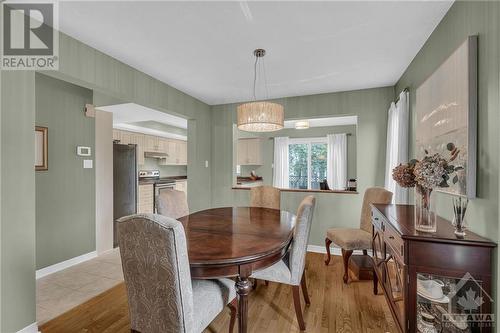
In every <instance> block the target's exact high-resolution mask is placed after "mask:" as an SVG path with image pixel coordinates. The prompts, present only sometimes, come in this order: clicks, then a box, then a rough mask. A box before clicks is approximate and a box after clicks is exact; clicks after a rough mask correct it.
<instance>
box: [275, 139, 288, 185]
mask: <svg viewBox="0 0 500 333" xmlns="http://www.w3.org/2000/svg"><path fill="white" fill-rule="evenodd" d="M288 141H289V138H288V137H277V138H274V167H273V186H274V187H278V188H288V187H289V175H288Z"/></svg>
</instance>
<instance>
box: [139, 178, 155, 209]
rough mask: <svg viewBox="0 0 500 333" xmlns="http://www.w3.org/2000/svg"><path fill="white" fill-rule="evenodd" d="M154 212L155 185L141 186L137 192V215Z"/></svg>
mask: <svg viewBox="0 0 500 333" xmlns="http://www.w3.org/2000/svg"><path fill="white" fill-rule="evenodd" d="M153 212H154V187H153V184H145V185H139V190H138V191H137V213H138V214H153Z"/></svg>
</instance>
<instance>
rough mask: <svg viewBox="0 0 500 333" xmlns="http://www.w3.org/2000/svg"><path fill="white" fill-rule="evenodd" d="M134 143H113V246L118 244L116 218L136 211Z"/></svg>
mask: <svg viewBox="0 0 500 333" xmlns="http://www.w3.org/2000/svg"><path fill="white" fill-rule="evenodd" d="M136 168H137V167H136V145H123V144H119V143H113V221H114V223H113V246H114V247H117V246H118V239H117V233H116V220H117V219H119V218H120V217H123V216H127V215H132V214H135V213H136V212H137V170H136Z"/></svg>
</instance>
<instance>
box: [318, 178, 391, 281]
mask: <svg viewBox="0 0 500 333" xmlns="http://www.w3.org/2000/svg"><path fill="white" fill-rule="evenodd" d="M391 201H392V192H390V191H387V190H386V189H384V188H381V187H371V188H368V189H367V190H366V191H365V195H364V197H363V206H362V207H361V219H360V225H359V228H357V229H353V228H331V229H328V230H327V232H326V239H325V246H326V256H327V257H326V260H325V265H328V264H329V263H330V257H331V255H330V245H331V244H332V242H333V243H334V244H335V245H338V246H339V247H340V248H341V249H342V258H343V262H344V283H348V282H349V259H350V258H351V255H352V253H353V251H354V250H362V251H363V254H364V255H367V250H368V249H370V248H371V247H372V222H371V208H370V204H375V203H378V204H390V203H391Z"/></svg>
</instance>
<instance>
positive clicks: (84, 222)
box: [35, 73, 95, 269]
mask: <svg viewBox="0 0 500 333" xmlns="http://www.w3.org/2000/svg"><path fill="white" fill-rule="evenodd" d="M35 91H36V94H35V95H36V125H39V126H46V127H48V129H49V131H48V138H49V169H48V170H47V171H38V172H36V174H35V179H36V268H37V269H40V268H44V267H47V266H50V265H53V264H56V263H59V262H61V261H64V260H67V259H69V258H73V257H76V256H79V255H82V254H84V253H89V252H92V251H95V169H94V168H92V169H84V168H83V160H84V159H92V160H94V152H95V149H94V148H95V142H94V140H95V133H94V130H95V118H88V117H85V114H84V112H83V106H84V105H85V104H92V91H91V90H89V89H86V88H82V87H79V86H76V85H73V84H69V83H67V82H64V81H60V80H57V79H54V78H51V77H48V76H45V75H42V74H38V73H37V74H36V76H35ZM77 146H87V147H90V148H91V149H92V152H93V154H92V156H90V157H81V156H77V154H76V147H77Z"/></svg>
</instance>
